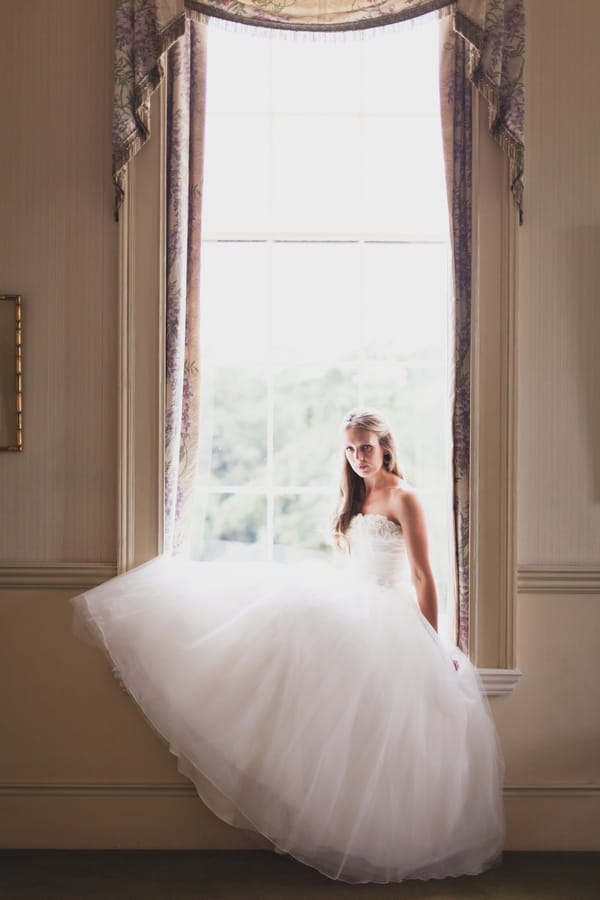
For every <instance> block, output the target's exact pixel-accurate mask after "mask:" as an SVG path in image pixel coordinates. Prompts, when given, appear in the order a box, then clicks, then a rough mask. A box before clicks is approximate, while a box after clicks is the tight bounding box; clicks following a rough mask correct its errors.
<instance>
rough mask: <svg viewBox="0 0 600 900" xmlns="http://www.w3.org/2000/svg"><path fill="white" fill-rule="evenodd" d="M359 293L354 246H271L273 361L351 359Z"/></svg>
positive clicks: (355, 344) (357, 334) (356, 347)
mask: <svg viewBox="0 0 600 900" xmlns="http://www.w3.org/2000/svg"><path fill="white" fill-rule="evenodd" d="M359 290H360V247H359V245H358V244H328V243H323V244H320V243H308V242H307V243H289V244H288V243H276V244H274V245H273V360H274V362H278V363H286V364H288V365H289V364H290V363H307V362H317V361H325V362H327V363H329V362H330V361H331V360H332V359H334V360H336V361H337V360H345V359H353V358H356V355H357V354H358V351H359V346H360V323H359V320H358V304H359Z"/></svg>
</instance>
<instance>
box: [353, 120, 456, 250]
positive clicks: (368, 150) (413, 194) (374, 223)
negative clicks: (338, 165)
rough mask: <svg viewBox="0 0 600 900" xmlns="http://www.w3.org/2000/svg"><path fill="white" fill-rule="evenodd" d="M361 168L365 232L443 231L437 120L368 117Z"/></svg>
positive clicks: (445, 216)
mask: <svg viewBox="0 0 600 900" xmlns="http://www.w3.org/2000/svg"><path fill="white" fill-rule="evenodd" d="M417 147H418V148H419V149H418V153H417V152H415V151H416V148H417ZM362 170H363V180H364V187H363V190H364V207H363V222H362V227H363V230H364V231H365V232H366V233H367V234H368V233H375V234H382V235H384V234H386V233H387V234H392V235H398V234H402V235H411V236H413V237H417V238H418V236H419V235H440V234H445V231H446V229H447V227H448V209H447V205H446V199H445V188H444V171H443V165H442V154H441V135H440V125H439V121H438V120H437V119H429V118H414V119H408V120H407V119H404V118H400V117H396V118H387V117H383V116H374V117H372V118H371V119H370V120H369V127H368V128H366V129H365V136H364V153H363V163H362Z"/></svg>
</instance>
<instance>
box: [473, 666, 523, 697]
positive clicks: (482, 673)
mask: <svg viewBox="0 0 600 900" xmlns="http://www.w3.org/2000/svg"><path fill="white" fill-rule="evenodd" d="M478 671H479V677H480V678H481V681H482V683H483V687H484V690H485V693H486V694H487V696H488V697H498V696H501V695H506V694H512V692H513V690H514V688H515V687H516V684H517V682H518V680H519V678H520V677H521V670H520V669H479V670H478Z"/></svg>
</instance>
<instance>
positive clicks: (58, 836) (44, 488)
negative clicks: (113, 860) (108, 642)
mask: <svg viewBox="0 0 600 900" xmlns="http://www.w3.org/2000/svg"><path fill="white" fill-rule="evenodd" d="M567 6H568V9H567ZM34 14H35V15H34ZM527 15H528V68H527V184H526V208H525V224H524V225H523V226H522V228H521V229H520V233H519V273H518V275H519V291H520V298H519V317H518V355H519V376H518V390H519V418H518V472H519V482H518V504H519V521H518V558H519V585H520V589H519V595H518V598H517V610H516V612H517V653H518V664H519V666H520V668H521V670H522V672H523V676H522V678H521V681H520V684H519V685H518V686H517V688H516V690H515V692H514V693H513V694H512V695H511V696H509V697H498V698H494V699H493V700H492V706H493V710H494V714H495V717H496V720H497V723H498V727H499V732H500V737H501V740H502V744H503V747H504V751H505V755H506V763H507V778H506V781H507V794H506V806H507V816H508V826H509V830H508V846H509V847H513V848H530V849H531V848H533V849H537V848H539V849H548V848H554V849H586V848H591V847H595V848H596V849H600V840H599V836H600V799H599V798H600V670H599V663H598V659H599V656H598V653H597V644H598V636H599V635H600V407H599V402H600V401H599V399H598V398H599V396H600V395H599V394H598V393H597V392H596V385H597V384H598V383H599V382H600V362H599V361H598V357H596V355H595V346H596V344H597V343H598V330H599V329H598V326H599V325H600V319H599V308H600V304H598V302H597V301H596V296H595V291H596V285H597V284H599V283H600V280H599V278H598V275H599V272H598V268H599V267H600V252H599V246H600V242H599V241H598V239H597V238H598V236H599V235H600V184H599V179H598V175H597V170H596V166H597V165H598V160H599V159H600V120H599V119H598V116H597V115H596V114H595V110H596V102H597V85H598V80H599V78H600V66H599V65H598V63H597V62H596V56H595V51H594V47H593V45H592V41H593V36H594V35H595V34H597V33H598V31H599V30H600V4H598V3H596V2H594V0H587V2H584V0H574V2H571V3H569V4H568V5H567V4H564V2H562V0H529V2H528V3H527ZM3 18H4V29H5V31H4V35H3V37H4V38H5V40H4V41H3V44H4V50H3V54H2V56H1V57H0V71H1V79H0V83H1V84H2V88H1V89H0V115H1V116H2V123H3V126H4V127H3V141H2V144H1V145H0V172H1V173H2V174H1V176H0V177H1V179H2V198H3V215H2V218H1V221H0V279H1V281H0V291H2V292H19V293H22V294H23V296H24V299H25V326H24V327H25V331H24V348H25V349H24V352H25V373H24V375H25V392H26V393H25V451H24V453H23V454H1V455H0V479H1V482H0V497H1V504H2V506H1V508H2V516H1V517H0V560H1V561H3V563H4V564H3V565H2V564H1V563H0V589H1V590H0V610H1V612H0V615H1V617H2V627H1V631H0V644H1V651H0V652H1V653H2V659H3V662H4V666H3V678H2V679H0V703H1V704H2V712H3V716H2V719H3V721H4V722H5V723H9V725H8V727H7V728H6V731H5V734H4V735H3V741H2V747H1V749H0V832H1V833H0V842H1V844H2V845H4V846H20V847H27V846H30V847H35V846H44V847H86V846H91V847H103V846H104V847H106V846H108V847H113V846H114V847H227V846H229V847H235V846H252V842H251V841H250V839H247V838H246V837H245V836H244V835H242V834H241V833H239V832H235V831H233V830H231V829H228V828H227V827H226V826H225V825H223V824H222V823H221V822H219V821H218V820H216V819H215V818H214V817H213V816H212V815H210V814H209V813H208V812H207V811H206V810H204V809H203V808H202V806H201V804H200V803H199V801H197V800H196V799H195V795H194V794H193V792H192V791H191V790H190V789H189V787H188V784H187V782H186V781H185V780H184V779H182V778H181V777H180V776H179V775H178V774H177V771H176V768H175V764H174V760H173V758H172V757H171V756H170V755H169V753H168V751H167V749H166V748H165V747H164V746H163V744H162V743H161V741H160V740H159V739H158V738H157V737H156V736H155V735H154V734H153V733H152V732H151V731H150V730H149V728H148V727H147V726H146V724H145V723H144V721H143V719H142V718H141V716H140V715H139V714H138V712H137V710H136V709H135V708H134V706H133V704H132V703H131V701H130V700H129V699H128V697H127V696H126V695H125V694H124V692H123V691H122V690H121V689H120V688H119V686H118V684H117V683H116V681H115V680H114V679H113V677H112V674H111V672H110V669H109V667H108V666H107V665H106V662H105V660H104V658H103V657H102V656H101V655H100V654H99V653H98V651H96V650H95V649H94V648H91V647H89V646H88V645H87V644H85V643H82V642H81V641H79V640H75V639H74V638H73V635H72V632H71V615H70V606H69V602H68V601H69V596H72V595H73V594H74V593H76V592H77V591H78V589H79V588H80V587H81V585H83V584H85V583H86V582H93V581H94V580H98V579H99V578H101V577H105V576H106V575H107V574H108V573H109V572H110V571H112V569H113V567H114V563H115V559H116V549H115V548H116V496H117V471H116V426H117V416H116V397H117V382H116V362H117V298H116V292H117V233H116V227H115V225H114V222H113V220H112V191H111V184H110V174H109V166H110V107H111V78H112V19H113V0H86V2H85V3H82V2H81V0H53V2H52V3H51V4H47V3H42V2H40V0H37V2H35V0H25V2H23V0H22V2H21V3H19V4H11V5H10V6H8V7H7V8H6V9H5V10H3ZM559 42H560V48H562V49H560V51H559ZM24 50H25V51H26V52H25V54H23V51H24Z"/></svg>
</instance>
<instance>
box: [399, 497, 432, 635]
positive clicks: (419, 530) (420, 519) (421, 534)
mask: <svg viewBox="0 0 600 900" xmlns="http://www.w3.org/2000/svg"><path fill="white" fill-rule="evenodd" d="M394 506H395V510H394V512H395V515H396V517H397V519H398V521H399V522H400V525H401V526H402V532H403V535H404V541H405V543H406V549H407V551H408V559H409V562H410V567H411V572H412V580H413V584H414V586H415V589H416V592H417V600H418V602H419V608H420V610H421V612H422V613H423V615H424V616H425V618H426V619H427V621H428V622H429V623H430V625H432V626H433V628H435V630H436V631H437V625H438V601H437V590H436V587H435V581H434V578H433V572H432V571H431V564H430V562H429V546H428V540H427V526H426V524H425V514H424V512H423V507H422V506H421V503H420V501H419V499H418V497H417V496H416V495H415V494H413V493H412V492H411V491H402V493H401V494H400V495H399V496H398V497H397V498H396V499H395V502H394Z"/></svg>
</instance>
